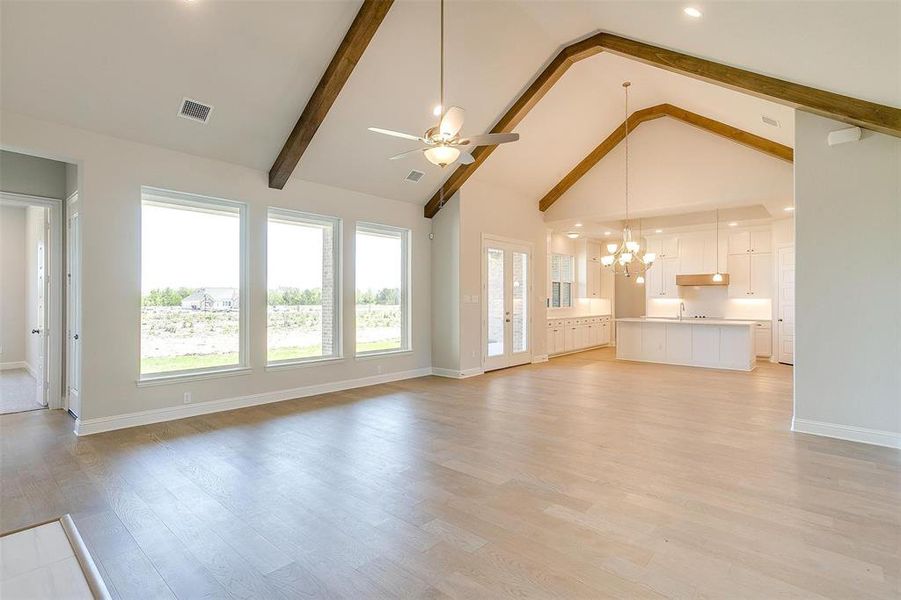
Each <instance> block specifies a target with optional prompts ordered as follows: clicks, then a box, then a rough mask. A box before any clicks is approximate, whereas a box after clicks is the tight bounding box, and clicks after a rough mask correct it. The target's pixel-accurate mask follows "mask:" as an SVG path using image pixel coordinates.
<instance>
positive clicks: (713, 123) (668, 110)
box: [538, 104, 794, 212]
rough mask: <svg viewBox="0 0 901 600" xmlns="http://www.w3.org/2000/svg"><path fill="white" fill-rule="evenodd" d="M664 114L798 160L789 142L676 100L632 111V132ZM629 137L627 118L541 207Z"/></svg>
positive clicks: (553, 200) (560, 193)
mask: <svg viewBox="0 0 901 600" xmlns="http://www.w3.org/2000/svg"><path fill="white" fill-rule="evenodd" d="M660 117H672V118H673V119H678V120H679V121H682V122H684V123H688V124H690V125H694V126H695V127H698V128H700V129H703V130H704V131H709V132H710V133H715V134H716V135H719V136H722V137H724V138H726V139H729V140H732V141H733V142H735V143H737V144H742V145H743V146H748V147H749V148H753V149H755V150H759V151H760V152H763V153H765V154H769V155H770V156H774V157H776V158H781V159H782V160H786V161H788V162H793V161H794V151H793V150H792V149H791V148H789V147H788V146H784V145H782V144H780V143H778V142H774V141H772V140H768V139H767V138H765V137H760V136H759V135H754V134H753V133H749V132H747V131H745V130H743V129H739V128H738V127H733V126H732V125H726V124H725V123H721V122H720V121H717V120H715V119H710V118H707V117H705V116H703V115H699V114H697V113H693V112H690V111H687V110H685V109H683V108H679V107H678V106H673V105H672V104H658V105H657V106H652V107H650V108H643V109H641V110H637V111H635V112H634V113H632V114H631V115H629V118H628V121H629V133H632V132H633V131H635V128H636V127H638V126H639V125H641V124H642V123H645V122H647V121H653V120H654V119H659V118H660ZM625 137H626V122H625V121H623V123H622V124H621V125H620V126H619V127H617V128H616V129H614V130H613V133H611V134H610V135H608V136H607V137H606V138H605V139H604V141H603V142H601V143H600V144H598V146H597V147H596V148H595V149H594V150H592V151H591V152H589V153H588V156H586V157H585V158H583V159H582V160H581V161H580V162H579V164H577V165H576V166H575V167H574V168H573V170H572V171H570V172H569V173H567V174H566V176H565V177H564V178H563V179H561V180H560V182H559V183H557V185H555V186H554V187H553V188H552V189H551V191H549V192H548V193H547V194H545V195H544V198H542V199H541V201H540V202H538V208H539V210H541V211H542V212H544V211H546V210H547V209H549V208H550V207H551V205H552V204H553V203H554V202H556V201H557V200H558V199H559V198H560V196H562V195H563V194H565V193H566V191H567V190H569V188H571V187H572V186H573V185H575V183H576V182H577V181H579V179H581V178H582V177H583V176H584V175H585V174H586V173H588V171H590V170H591V169H592V167H594V166H595V165H596V164H598V163H599V162H600V161H601V159H602V158H604V157H605V156H607V154H608V153H609V152H610V151H611V150H613V149H614V148H616V145H617V144H619V143H620V142H621V141H623V140H624V139H625Z"/></svg>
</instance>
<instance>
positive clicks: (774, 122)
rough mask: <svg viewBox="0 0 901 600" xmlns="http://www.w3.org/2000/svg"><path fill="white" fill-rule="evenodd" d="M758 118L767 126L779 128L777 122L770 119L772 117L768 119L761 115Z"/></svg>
mask: <svg viewBox="0 0 901 600" xmlns="http://www.w3.org/2000/svg"><path fill="white" fill-rule="evenodd" d="M760 118H761V119H762V120H763V122H764V123H766V124H767V125H772V126H773V127H779V121H777V120H776V119H774V118H772V117H768V116H766V115H761V117H760Z"/></svg>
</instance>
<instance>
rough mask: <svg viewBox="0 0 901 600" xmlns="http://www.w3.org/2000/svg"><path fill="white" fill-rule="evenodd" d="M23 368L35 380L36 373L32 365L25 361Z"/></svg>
mask: <svg viewBox="0 0 901 600" xmlns="http://www.w3.org/2000/svg"><path fill="white" fill-rule="evenodd" d="M25 370H26V371H28V374H29V375H31V376H32V377H33V378H34V379H35V381H37V378H38V374H37V371H35V370H34V367H32V366H31V365H30V364H28V363H27V362H25Z"/></svg>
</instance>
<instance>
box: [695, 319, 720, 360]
mask: <svg viewBox="0 0 901 600" xmlns="http://www.w3.org/2000/svg"><path fill="white" fill-rule="evenodd" d="M719 329H720V328H719V327H711V326H694V327H692V328H691V348H692V357H693V360H694V362H695V363H696V364H697V365H699V366H702V367H715V366H717V365H718V364H719V362H720V331H719Z"/></svg>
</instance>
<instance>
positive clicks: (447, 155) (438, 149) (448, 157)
mask: <svg viewBox="0 0 901 600" xmlns="http://www.w3.org/2000/svg"><path fill="white" fill-rule="evenodd" d="M423 154H425V157H426V159H427V160H428V161H429V162H430V163H432V164H433V165H438V166H439V167H446V166H447V165H449V164H451V163H452V162H454V161H455V160H457V159H458V158H460V151H459V150H457V149H456V148H454V147H453V146H432V147H431V148H429V149H428V150H426V151H425V152H423Z"/></svg>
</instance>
